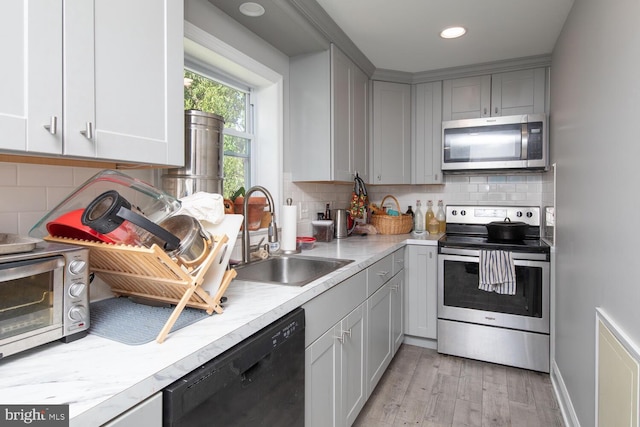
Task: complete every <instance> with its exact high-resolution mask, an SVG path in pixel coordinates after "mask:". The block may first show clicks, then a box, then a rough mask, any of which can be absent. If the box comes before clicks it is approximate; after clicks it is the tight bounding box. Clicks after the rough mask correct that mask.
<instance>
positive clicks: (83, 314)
mask: <svg viewBox="0 0 640 427" xmlns="http://www.w3.org/2000/svg"><path fill="white" fill-rule="evenodd" d="M86 318H87V309H86V308H85V306H84V305H74V306H73V307H71V308H70V309H69V319H71V320H74V321H76V322H77V321H80V320H85V319H86Z"/></svg>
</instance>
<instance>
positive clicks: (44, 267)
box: [0, 258, 64, 282]
mask: <svg viewBox="0 0 640 427" xmlns="http://www.w3.org/2000/svg"><path fill="white" fill-rule="evenodd" d="M9 265H10V266H9V267H7V268H0V273H1V274H2V281H3V282H7V281H9V280H16V279H23V278H25V277H29V276H33V275H35V274H41V273H46V272H48V271H53V270H57V269H59V268H62V267H64V260H63V259H62V258H51V259H47V260H44V261H43V260H36V261H35V262H34V261H17V262H15V263H11V264H9Z"/></svg>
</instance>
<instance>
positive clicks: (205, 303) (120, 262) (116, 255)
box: [44, 235, 237, 343]
mask: <svg viewBox="0 0 640 427" xmlns="http://www.w3.org/2000/svg"><path fill="white" fill-rule="evenodd" d="M44 239H45V240H47V241H51V242H59V243H68V244H73V245H78V246H85V247H88V248H89V252H90V255H89V264H90V266H91V270H92V271H93V272H95V273H96V274H98V276H100V278H101V279H102V280H104V281H105V283H107V284H108V285H109V286H110V287H111V291H112V292H113V293H114V294H115V295H116V296H124V295H127V296H134V297H139V298H143V299H150V300H154V301H160V302H165V303H170V304H175V305H176V307H175V309H174V310H173V312H172V313H171V316H169V319H168V320H167V322H166V323H165V325H164V327H163V328H162V330H161V331H160V333H159V334H158V336H157V337H156V341H157V342H158V343H162V342H164V340H165V338H166V337H167V335H168V334H169V331H170V330H171V328H172V327H173V325H174V323H175V322H176V320H177V319H178V317H179V316H180V313H182V310H184V308H185V307H193V308H198V309H201V310H206V312H207V314H209V315H212V314H213V312H214V311H215V312H216V313H218V314H221V313H222V312H223V309H222V307H221V306H220V299H221V298H222V296H223V295H224V292H225V291H226V290H227V287H228V286H229V283H231V280H233V278H234V277H236V275H237V273H236V271H235V270H233V269H230V270H227V271H225V273H224V275H223V277H222V280H221V282H220V285H219V287H218V290H217V292H216V294H215V295H214V296H213V297H211V295H209V293H208V292H207V291H206V290H205V289H203V288H202V286H201V285H202V282H203V280H204V275H205V273H206V272H207V270H208V269H209V267H211V265H212V264H213V261H214V259H216V257H217V255H218V254H219V253H220V250H221V249H222V247H223V246H224V245H225V243H226V242H227V241H228V240H229V239H228V237H227V236H226V235H221V236H211V239H210V240H209V242H208V245H209V247H210V251H209V254H208V255H207V257H206V258H205V259H204V260H203V261H202V263H201V264H200V265H199V266H197V267H196V268H195V269H194V268H190V267H186V266H182V265H179V264H178V263H177V262H176V261H174V260H173V259H172V258H171V257H170V256H169V255H167V253H166V252H165V251H164V250H163V249H162V248H160V247H159V246H158V245H156V244H154V245H153V246H151V247H150V248H147V247H141V246H128V245H120V244H111V243H102V242H90V241H86V240H78V239H70V238H65V237H53V236H47V237H45V238H44Z"/></svg>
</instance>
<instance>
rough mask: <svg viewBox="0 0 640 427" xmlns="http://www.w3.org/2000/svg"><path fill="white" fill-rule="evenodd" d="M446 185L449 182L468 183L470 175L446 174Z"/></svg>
mask: <svg viewBox="0 0 640 427" xmlns="http://www.w3.org/2000/svg"><path fill="white" fill-rule="evenodd" d="M444 182H445V185H446V184H449V183H465V184H466V183H468V182H469V177H468V176H464V175H445V178H444Z"/></svg>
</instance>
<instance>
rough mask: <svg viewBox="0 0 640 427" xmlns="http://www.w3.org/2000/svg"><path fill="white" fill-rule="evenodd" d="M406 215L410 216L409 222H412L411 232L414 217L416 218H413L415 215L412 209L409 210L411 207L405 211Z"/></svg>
mask: <svg viewBox="0 0 640 427" xmlns="http://www.w3.org/2000/svg"><path fill="white" fill-rule="evenodd" d="M406 214H407V215H411V222H412V224H411V230H413V222H414V221H415V217H416V216H415V214H414V213H413V209H411V205H409V209H407V212H406Z"/></svg>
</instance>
